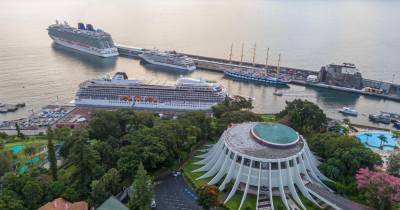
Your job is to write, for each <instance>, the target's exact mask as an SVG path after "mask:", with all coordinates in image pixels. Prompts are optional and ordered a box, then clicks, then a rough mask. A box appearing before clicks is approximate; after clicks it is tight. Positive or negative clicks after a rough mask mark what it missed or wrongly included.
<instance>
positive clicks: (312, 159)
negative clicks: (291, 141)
mask: <svg viewBox="0 0 400 210" xmlns="http://www.w3.org/2000/svg"><path fill="white" fill-rule="evenodd" d="M304 151H305V153H306V155H307V157H308V160H309V162H310V165H311V167H312V169H313V170H314V172H315V173H316V174H317V176H318V177H319V178H320V179H324V180H328V181H332V180H331V179H329V178H328V177H326V176H325V175H324V174H322V173H321V172H320V171H319V169H318V168H317V165H316V164H317V160H316V159H315V157H314V155H313V154H312V153H311V151H310V149H309V148H308V147H306V148H305V150H304Z"/></svg>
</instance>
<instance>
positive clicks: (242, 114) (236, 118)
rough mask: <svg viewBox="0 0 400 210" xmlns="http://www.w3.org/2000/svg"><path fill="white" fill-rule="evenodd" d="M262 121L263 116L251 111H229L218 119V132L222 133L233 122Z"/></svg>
mask: <svg viewBox="0 0 400 210" xmlns="http://www.w3.org/2000/svg"><path fill="white" fill-rule="evenodd" d="M255 121H262V117H261V116H259V115H257V114H255V113H253V112H251V111H241V110H238V111H229V112H225V113H224V114H222V116H221V117H220V118H219V119H218V120H217V132H218V134H221V133H222V132H223V131H224V130H225V129H226V128H227V127H228V126H229V124H231V123H242V122H255Z"/></svg>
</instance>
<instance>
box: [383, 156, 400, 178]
mask: <svg viewBox="0 0 400 210" xmlns="http://www.w3.org/2000/svg"><path fill="white" fill-rule="evenodd" d="M386 171H387V172H389V173H390V174H391V175H393V176H398V177H399V176H400V152H397V153H392V154H391V155H390V156H389V159H388V166H387V169H386Z"/></svg>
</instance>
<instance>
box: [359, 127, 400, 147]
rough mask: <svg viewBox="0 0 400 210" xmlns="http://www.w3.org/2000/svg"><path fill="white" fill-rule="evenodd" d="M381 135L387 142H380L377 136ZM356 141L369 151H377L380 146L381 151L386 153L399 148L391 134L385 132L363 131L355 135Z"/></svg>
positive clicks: (395, 138)
mask: <svg viewBox="0 0 400 210" xmlns="http://www.w3.org/2000/svg"><path fill="white" fill-rule="evenodd" d="M380 135H383V136H385V137H386V140H387V142H381V140H380V139H379V136H380ZM357 139H358V140H359V141H360V142H361V143H363V144H364V145H365V146H367V147H369V148H371V149H379V148H380V146H381V145H382V149H383V150H386V151H392V150H394V147H395V146H397V147H399V144H398V142H397V137H395V136H393V134H392V133H390V132H386V131H364V132H359V133H358V134H357Z"/></svg>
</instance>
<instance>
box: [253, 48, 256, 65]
mask: <svg viewBox="0 0 400 210" xmlns="http://www.w3.org/2000/svg"><path fill="white" fill-rule="evenodd" d="M255 61H256V43H254V48H253V67H255V66H256V63H255Z"/></svg>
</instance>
